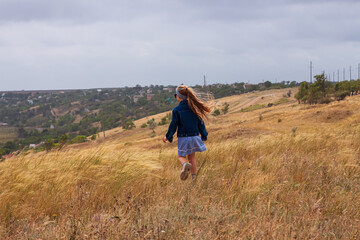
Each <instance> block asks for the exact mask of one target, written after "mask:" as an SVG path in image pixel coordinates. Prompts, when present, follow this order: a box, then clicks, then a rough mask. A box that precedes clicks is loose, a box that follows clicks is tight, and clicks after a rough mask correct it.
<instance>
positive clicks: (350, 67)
mask: <svg viewBox="0 0 360 240" xmlns="http://www.w3.org/2000/svg"><path fill="white" fill-rule="evenodd" d="M350 81H351V66H350Z"/></svg>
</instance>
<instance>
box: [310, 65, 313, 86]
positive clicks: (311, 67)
mask: <svg viewBox="0 0 360 240" xmlns="http://www.w3.org/2000/svg"><path fill="white" fill-rule="evenodd" d="M312 69H313V66H312V61H310V83H312V79H313V76H312Z"/></svg>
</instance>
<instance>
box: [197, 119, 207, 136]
mask: <svg viewBox="0 0 360 240" xmlns="http://www.w3.org/2000/svg"><path fill="white" fill-rule="evenodd" d="M198 128H199V131H200V135H201V140H203V141H206V140H207V136H208V133H207V131H206V127H205V123H204V121H202V120H201V119H199V122H198Z"/></svg>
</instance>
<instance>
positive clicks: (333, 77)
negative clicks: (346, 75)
mask: <svg viewBox="0 0 360 240" xmlns="http://www.w3.org/2000/svg"><path fill="white" fill-rule="evenodd" d="M333 82H335V72H333Z"/></svg>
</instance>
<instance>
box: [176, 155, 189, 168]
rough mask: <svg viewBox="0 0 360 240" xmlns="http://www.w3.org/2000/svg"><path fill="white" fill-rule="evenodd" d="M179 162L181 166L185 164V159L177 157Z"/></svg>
mask: <svg viewBox="0 0 360 240" xmlns="http://www.w3.org/2000/svg"><path fill="white" fill-rule="evenodd" d="M178 159H179V162H180V163H181V166H182V165H183V164H184V163H186V162H187V161H186V157H182V156H178Z"/></svg>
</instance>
